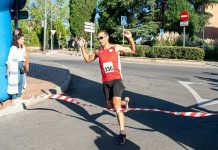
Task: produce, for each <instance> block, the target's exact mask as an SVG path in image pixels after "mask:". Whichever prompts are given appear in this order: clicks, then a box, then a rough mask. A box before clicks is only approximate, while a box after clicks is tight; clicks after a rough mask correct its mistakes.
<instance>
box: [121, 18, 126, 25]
mask: <svg viewBox="0 0 218 150" xmlns="http://www.w3.org/2000/svg"><path fill="white" fill-rule="evenodd" d="M121 25H122V26H126V25H127V17H126V16H121Z"/></svg>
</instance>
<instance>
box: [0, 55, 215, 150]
mask: <svg viewBox="0 0 218 150" xmlns="http://www.w3.org/2000/svg"><path fill="white" fill-rule="evenodd" d="M31 59H36V60H42V61H49V62H55V63H60V64H63V65H65V66H67V67H68V68H69V69H70V71H71V76H72V80H71V84H70V86H69V89H68V90H67V91H66V94H68V95H70V96H71V97H73V98H75V99H76V100H78V101H80V102H81V103H84V104H92V105H95V106H97V107H81V106H79V105H75V104H71V103H68V102H63V101H56V100H48V101H44V102H41V103H39V104H36V105H34V106H32V107H30V108H27V111H24V112H21V113H17V114H15V115H9V116H6V117H3V118H0V125H1V128H0V135H1V136H0V145H1V146H0V149H3V150H6V149H13V150H14V149H18V150H20V149H22V150H23V149H28V150H29V149H43V150H50V149H52V150H53V149H58V150H59V149H64V150H65V149H67V150H68V149H79V150H88V149H89V150H95V149H101V150H107V149H108V150H109V149H110V150H111V149H119V150H122V149H130V150H137V149H143V150H171V149H176V150H184V149H197V150H216V149H218V132H217V131H218V116H210V117H205V118H191V117H182V116H175V115H170V114H165V113H161V112H146V111H138V112H136V111H135V112H134V111H133V112H127V113H126V132H127V138H128V140H127V142H126V144H125V145H122V146H117V145H116V144H115V141H114V140H115V137H116V134H117V133H118V125H117V120H116V117H115V114H114V113H113V112H109V111H105V110H104V109H103V108H104V107H105V100H104V96H103V94H102V85H101V75H100V70H99V66H98V61H95V62H93V63H91V64H89V65H87V64H86V63H85V62H84V61H83V60H82V58H81V57H72V56H65V55H54V56H46V57H42V56H39V55H37V56H36V55H34V56H31ZM122 74H123V82H124V85H125V86H126V90H125V92H124V95H123V96H124V97H125V96H129V97H130V98H131V102H130V106H131V107H142V108H157V109H163V110H168V111H176V112H177V111H178V112H180V111H182V112H192V111H206V112H210V113H218V92H217V91H218V67H217V66H216V65H210V66H204V67H197V66H186V65H182V66H178V65H177V66H175V65H162V64H152V63H150V64H148V63H147V64H143V63H132V62H123V63H122Z"/></svg>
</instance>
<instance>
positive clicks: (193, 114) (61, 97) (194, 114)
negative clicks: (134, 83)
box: [48, 95, 218, 117]
mask: <svg viewBox="0 0 218 150" xmlns="http://www.w3.org/2000/svg"><path fill="white" fill-rule="evenodd" d="M48 98H49V99H56V100H64V101H67V102H70V103H73V104H76V105H80V106H88V107H99V106H95V105H89V104H82V103H80V102H78V101H76V100H74V99H73V98H70V97H69V96H64V95H48ZM107 110H108V109H107ZM109 110H110V111H113V112H116V109H109ZM120 111H121V112H128V111H151V112H162V113H166V114H172V115H176V116H186V117H208V116H216V115H218V114H217V113H208V112H174V111H166V110H161V109H155V108H129V109H124V108H122V109H120Z"/></svg>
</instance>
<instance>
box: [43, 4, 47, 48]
mask: <svg viewBox="0 0 218 150" xmlns="http://www.w3.org/2000/svg"><path fill="white" fill-rule="evenodd" d="M44 13H45V14H44V42H43V44H44V45H43V51H45V49H46V30H47V3H46V1H45V12H44Z"/></svg>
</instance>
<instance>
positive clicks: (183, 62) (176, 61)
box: [121, 56, 206, 66]
mask: <svg viewBox="0 0 218 150" xmlns="http://www.w3.org/2000/svg"><path fill="white" fill-rule="evenodd" d="M121 59H122V60H127V61H134V62H135V61H137V62H145V63H162V64H175V65H198V66H204V65H206V62H205V61H194V60H180V59H163V58H162V59H160V58H144V57H125V56H121Z"/></svg>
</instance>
